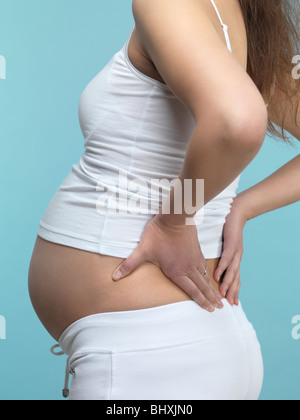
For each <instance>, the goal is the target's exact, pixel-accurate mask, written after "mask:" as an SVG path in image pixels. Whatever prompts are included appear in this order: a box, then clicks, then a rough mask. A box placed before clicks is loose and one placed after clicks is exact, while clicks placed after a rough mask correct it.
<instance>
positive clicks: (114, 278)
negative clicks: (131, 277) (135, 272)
mask: <svg viewBox="0 0 300 420" xmlns="http://www.w3.org/2000/svg"><path fill="white" fill-rule="evenodd" d="M122 276H123V274H122V271H121V270H119V271H117V272H116V274H114V275H113V280H115V281H118V280H121V278H122Z"/></svg>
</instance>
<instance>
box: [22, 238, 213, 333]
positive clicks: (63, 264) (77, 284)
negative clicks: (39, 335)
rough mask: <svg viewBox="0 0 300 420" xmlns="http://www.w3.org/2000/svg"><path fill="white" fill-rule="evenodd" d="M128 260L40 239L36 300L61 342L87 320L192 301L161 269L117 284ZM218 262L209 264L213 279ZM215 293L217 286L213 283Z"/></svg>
mask: <svg viewBox="0 0 300 420" xmlns="http://www.w3.org/2000/svg"><path fill="white" fill-rule="evenodd" d="M123 261H124V259H123V258H118V257H112V256H107V255H100V254H96V253H92V252H87V251H82V250H80V249H75V248H71V247H68V246H64V245H59V244H56V243H52V242H49V241H46V240H44V239H42V238H40V237H37V241H36V244H35V247H34V251H33V255H32V259H31V264H30V269H29V291H30V296H31V300H32V303H33V306H34V309H35V310H36V313H37V315H38V316H39V318H40V320H41V322H42V323H43V325H44V326H45V328H46V329H47V330H48V332H49V333H50V334H51V335H52V336H53V337H54V338H55V339H57V338H58V337H59V335H60V334H61V333H62V331H63V330H64V329H65V328H67V327H68V325H70V324H72V323H73V322H75V321H77V320H78V319H81V318H83V317H86V316H89V315H93V314H99V313H105V312H118V311H131V310H141V309H147V308H152V307H158V306H162V305H167V304H172V303H177V302H183V301H192V300H191V298H190V296H188V295H187V294H186V293H185V292H184V291H183V290H182V289H180V288H179V287H178V286H177V285H176V284H175V283H173V282H172V281H171V280H170V279H169V278H168V277H166V276H165V275H164V273H163V272H162V271H161V269H160V268H159V267H157V266H156V265H154V264H151V263H144V264H142V265H141V266H140V267H138V268H137V269H136V270H135V271H134V272H133V273H131V274H130V275H129V276H128V277H126V278H125V279H123V280H122V281H120V282H114V281H113V280H112V274H113V272H114V271H115V269H116V268H117V267H118V266H119V265H120V264H121V263H122V262H123ZM217 262H218V260H217V259H215V260H208V267H209V271H210V274H211V278H212V276H213V272H214V270H215V268H216V266H217ZM212 282H213V285H214V288H215V289H218V284H217V283H215V282H214V280H212Z"/></svg>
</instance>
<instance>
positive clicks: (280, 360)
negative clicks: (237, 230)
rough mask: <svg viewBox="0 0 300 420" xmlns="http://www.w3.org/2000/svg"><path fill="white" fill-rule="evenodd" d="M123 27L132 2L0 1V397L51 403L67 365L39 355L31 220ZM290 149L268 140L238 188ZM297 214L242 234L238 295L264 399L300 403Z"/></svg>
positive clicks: (41, 337)
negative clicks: (257, 354)
mask: <svg viewBox="0 0 300 420" xmlns="http://www.w3.org/2000/svg"><path fill="white" fill-rule="evenodd" d="M132 25H133V18H132V14H131V0H110V1H103V0H84V1H83V0H63V1H61V0H52V1H49V0H43V1H36V0H26V1H22V0H1V13H0V55H2V56H4V57H5V59H6V71H7V78H6V80H0V139H1V153H0V175H1V177H0V179H1V206H0V221H1V222H0V238H1V242H0V248H1V249H0V261H1V263H0V315H2V316H4V317H5V319H6V324H7V325H6V340H1V339H0V399H2V400H4V399H5V400H16V399H21V400H39V399H40V400H45V399H49V400H56V399H60V398H61V389H62V386H63V381H64V369H65V358H64V357H62V358H55V357H54V356H52V355H51V354H50V352H49V348H50V347H51V346H52V345H53V344H55V343H54V342H53V340H52V339H51V337H50V336H49V335H48V334H47V333H46V332H45V331H44V329H43V327H42V326H41V324H40V323H39V321H38V319H37V317H36V316H35V313H34V312H33V309H32V307H31V304H30V300H29V297H28V292H27V272H28V266H29V262H30V257H31V253H32V249H33V246H34V242H35V238H36V230H37V227H38V223H39V220H40V218H41V217H42V214H43V212H44V210H45V208H46V206H47V204H48V202H49V200H50V198H51V197H52V195H53V194H54V192H55V191H56V189H57V188H58V187H59V185H60V183H61V182H62V181H63V179H64V178H65V176H66V175H67V174H68V173H69V172H70V170H71V166H72V164H73V163H75V162H77V161H78V159H79V157H80V156H81V154H82V153H83V151H84V149H83V144H84V140H83V137H82V134H81V131H80V127H79V123H78V115H77V111H78V109H77V107H78V101H79V97H80V95H81V93H82V91H83V89H84V88H85V86H86V84H87V83H88V82H89V81H90V80H91V79H92V78H93V77H94V76H95V75H96V74H97V73H98V72H99V71H100V70H101V69H102V68H103V67H104V65H105V64H106V63H107V62H108V61H109V60H110V58H111V57H112V55H113V54H114V53H116V52H117V51H118V50H119V49H120V48H121V47H122V46H123V45H124V43H125V41H126V40H127V38H128V36H129V34H130V31H131V28H132ZM0 74H1V71H0ZM298 153H299V148H296V149H292V148H290V147H288V146H286V145H283V144H279V143H275V142H274V141H271V140H269V139H267V140H266V143H265V146H264V147H263V150H262V152H261V153H260V155H259V157H258V158H257V159H256V160H255V161H254V162H253V163H252V164H251V166H250V167H249V168H248V169H247V171H246V172H245V175H244V176H243V178H242V183H241V188H242V189H243V188H245V187H248V186H250V185H252V184H253V183H255V182H257V181H259V180H261V179H262V178H263V177H265V176H267V175H269V174H270V173H271V172H272V171H273V170H275V169H277V168H278V167H279V166H281V165H282V164H284V163H285V162H287V161H288V160H289V159H290V158H292V157H293V156H295V155H296V154H298ZM299 209H300V207H299V204H297V205H294V206H291V207H289V208H286V209H282V210H279V211H276V212H274V213H272V214H269V215H265V216H263V217H260V218H259V219H257V220H255V221H252V222H250V223H249V225H248V226H247V229H246V236H245V248H246V251H247V252H246V255H245V257H244V261H243V267H242V273H243V275H242V277H243V290H242V294H241V299H242V301H243V302H244V308H245V310H246V312H247V314H248V317H249V318H250V320H251V321H252V322H253V323H254V325H255V327H256V329H257V333H258V336H259V339H260V341H261V344H262V349H263V354H264V359H265V383H264V388H263V392H262V396H261V398H262V399H263V400H276V399H284V400H287V399H293V400H298V399H299V397H300V341H296V340H293V339H292V335H291V331H292V327H293V326H292V324H291V321H292V318H293V317H294V316H295V315H300V304H299V296H300V285H299V257H300V255H299V236H300V235H299V234H300V229H299V220H298V218H299ZM0 319H1V318H0ZM0 325H1V324H0ZM2 326H3V324H2ZM0 328H1V326H0ZM2 329H3V328H2ZM2 333H3V331H2ZM0 336H1V331H0ZM214 380H217V378H214Z"/></svg>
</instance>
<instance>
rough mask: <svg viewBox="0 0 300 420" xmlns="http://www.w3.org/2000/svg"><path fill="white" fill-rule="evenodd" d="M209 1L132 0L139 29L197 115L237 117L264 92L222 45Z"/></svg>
mask: <svg viewBox="0 0 300 420" xmlns="http://www.w3.org/2000/svg"><path fill="white" fill-rule="evenodd" d="M209 5H210V1H209V0H203V1H199V0H133V3H132V10H133V15H134V19H135V23H136V31H137V33H138V36H139V39H140V40H141V42H142V44H143V49H144V50H145V51H146V52H147V55H148V56H149V57H150V58H151V60H152V62H153V63H154V65H155V67H156V69H157V71H158V72H159V74H160V75H161V76H162V78H163V80H164V81H165V83H166V84H167V85H168V86H169V87H170V89H171V90H172V91H173V93H174V94H175V95H176V96H177V97H178V98H179V99H180V100H181V101H182V102H183V103H185V104H186V105H187V106H188V108H189V109H190V110H191V111H192V113H193V114H194V116H195V118H196V119H197V116H200V115H201V116H203V115H204V114H206V113H208V112H209V113H210V114H213V115H215V117H216V116H217V115H218V113H219V114H221V115H223V114H224V112H225V113H232V114H234V115H235V117H238V116H239V115H238V116H237V115H236V114H237V113H238V114H240V113H241V112H243V113H249V106H248V105H247V102H248V104H249V102H251V103H252V106H251V109H252V108H253V107H256V106H257V102H259V103H261V102H263V101H262V97H261V96H260V95H259V92H258V90H257V89H256V87H255V85H254V83H253V82H252V80H251V79H250V77H249V76H248V75H247V72H246V71H245V70H244V69H243V68H242V66H241V65H240V63H239V62H238V61H237V60H236V59H235V57H234V56H233V54H231V53H230V52H229V50H228V48H227V46H226V45H225V44H224V40H223V39H222V38H221V37H220V34H219V32H218V30H217V29H216V26H215V24H214V23H213V19H212V15H211V14H210V13H211V11H209V10H210V8H208V6H209ZM213 12H214V10H213ZM245 98H247V101H245ZM232 108H234V109H232ZM245 108H246V109H245ZM237 110H238V111H237ZM231 111H232V112H231Z"/></svg>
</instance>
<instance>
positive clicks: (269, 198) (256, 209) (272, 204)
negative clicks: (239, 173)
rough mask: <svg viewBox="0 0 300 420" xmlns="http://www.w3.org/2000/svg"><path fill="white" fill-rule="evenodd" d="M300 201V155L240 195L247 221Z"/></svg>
mask: <svg viewBox="0 0 300 420" xmlns="http://www.w3.org/2000/svg"><path fill="white" fill-rule="evenodd" d="M299 200H300V154H299V155H298V156H297V157H295V158H294V159H293V160H291V161H290V162H288V163H287V164H286V165H285V166H283V167H282V168H280V169H279V170H278V171H277V172H275V173H274V174H273V175H271V176H270V177H269V178H267V179H265V180H264V181H262V182H260V183H259V184H257V185H255V186H254V187H252V188H249V189H248V190H246V191H244V192H242V193H241V194H239V196H238V199H237V201H238V202H239V206H240V211H242V212H243V214H244V215H245V217H246V219H247V220H251V219H254V218H255V217H258V216H260V215H262V214H265V213H268V212H270V211H273V210H276V209H279V208H281V207H285V206H288V205H290V204H293V203H296V202H297V201H299Z"/></svg>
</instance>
